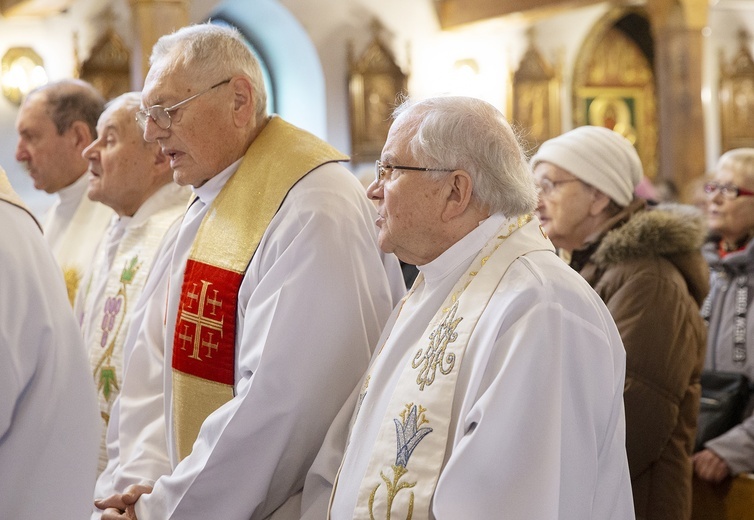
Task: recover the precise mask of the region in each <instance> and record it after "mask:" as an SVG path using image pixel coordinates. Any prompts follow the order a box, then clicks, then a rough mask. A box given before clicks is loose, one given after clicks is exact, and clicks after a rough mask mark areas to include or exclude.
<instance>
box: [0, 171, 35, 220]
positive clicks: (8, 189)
mask: <svg viewBox="0 0 754 520" xmlns="http://www.w3.org/2000/svg"><path fill="white" fill-rule="evenodd" d="M0 200H4V201H5V202H8V203H10V204H13V205H14V206H18V207H19V208H21V209H22V210H24V211H25V212H26V213H28V214H29V216H30V217H31V218H32V219H33V220H34V223H35V224H36V225H37V227H38V228H39V230H40V231H42V226H40V225H39V222H38V221H37V219H36V218H35V217H34V215H33V214H32V212H31V211H29V208H27V207H26V204H24V201H23V200H21V197H19V196H18V194H17V193H16V192H15V191H13V187H12V186H11V185H10V181H9V180H8V176H7V175H6V173H5V170H3V169H2V168H0Z"/></svg>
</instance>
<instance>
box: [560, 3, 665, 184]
mask: <svg viewBox="0 0 754 520" xmlns="http://www.w3.org/2000/svg"><path fill="white" fill-rule="evenodd" d="M641 16H642V15H641V14H639V13H637V12H633V11H625V10H622V9H618V10H616V11H614V12H611V13H609V14H608V15H607V16H606V17H605V18H603V20H602V21H601V22H599V23H598V24H597V25H596V26H595V27H594V29H593V30H592V32H591V34H590V35H589V36H588V37H587V40H586V42H585V43H584V45H583V47H582V49H581V51H580V53H579V55H578V57H577V60H576V66H575V70H574V79H573V120H574V126H582V125H596V126H604V127H607V128H610V129H612V130H615V131H616V132H618V133H620V134H622V135H623V136H625V137H626V138H627V139H628V140H629V141H631V142H632V143H633V144H634V146H635V147H636V150H637V152H638V153H639V157H640V158H641V162H642V165H643V167H644V174H645V175H646V176H647V177H648V178H649V179H650V180H655V178H656V177H657V168H658V167H657V163H658V157H657V113H656V112H657V107H656V95H655V86H654V84H655V78H654V73H653V70H652V64H651V63H650V61H649V59H648V57H647V56H646V54H645V53H644V52H642V49H641V48H640V47H639V45H638V43H637V41H636V40H635V39H634V38H633V37H631V36H630V35H629V34H627V33H626V29H625V24H620V25H619V22H620V21H621V20H622V19H624V18H625V17H634V18H633V19H634V20H637V19H641V20H646V19H645V18H643V17H642V18H637V17H641Z"/></svg>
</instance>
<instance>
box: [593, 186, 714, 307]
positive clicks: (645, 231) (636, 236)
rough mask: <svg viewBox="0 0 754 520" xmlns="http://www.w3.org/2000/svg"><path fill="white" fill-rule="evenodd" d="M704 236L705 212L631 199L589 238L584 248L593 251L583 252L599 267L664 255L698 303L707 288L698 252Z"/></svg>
mask: <svg viewBox="0 0 754 520" xmlns="http://www.w3.org/2000/svg"><path fill="white" fill-rule="evenodd" d="M605 230H607V231H605ZM706 236H707V224H706V220H705V217H704V214H703V213H702V212H701V211H700V210H699V209H697V208H695V207H693V206H688V205H685V204H661V205H659V206H655V207H654V208H646V206H645V205H644V204H643V202H642V201H634V203H632V204H631V205H629V206H628V207H627V208H625V209H624V210H623V211H621V212H620V213H619V214H618V215H616V216H615V217H614V218H613V219H611V220H610V222H609V223H608V224H607V227H606V228H603V231H602V232H601V233H597V234H596V236H595V237H594V239H593V240H592V241H590V242H591V244H590V247H588V248H587V251H588V250H591V251H594V252H593V253H592V254H591V255H589V254H588V252H587V251H584V253H586V255H587V256H589V259H588V260H587V261H589V262H591V263H592V264H594V265H595V266H596V267H597V268H598V269H599V270H605V269H611V268H612V266H616V265H617V264H621V263H623V262H627V261H630V260H635V259H641V258H647V257H658V256H659V257H663V258H665V259H667V260H668V261H669V262H670V263H672V264H673V265H674V266H675V267H676V269H678V271H679V272H680V273H681V275H682V276H683V278H684V280H685V281H686V286H687V288H688V290H689V294H691V296H692V297H693V298H694V300H696V302H697V303H698V304H701V302H702V301H704V298H705V296H706V295H707V292H708V291H709V269H708V267H707V263H706V262H705V261H704V259H703V258H702V254H701V247H702V244H704V241H705V238H706ZM584 260H586V259H585V258H584Z"/></svg>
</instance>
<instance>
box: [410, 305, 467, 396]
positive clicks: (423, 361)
mask: <svg viewBox="0 0 754 520" xmlns="http://www.w3.org/2000/svg"><path fill="white" fill-rule="evenodd" d="M457 310H458V302H457V301H456V302H455V303H454V304H453V306H452V307H451V308H450V311H449V312H448V314H447V316H445V319H443V320H442V322H440V324H439V325H437V327H435V330H433V331H432V333H431V334H430V335H429V345H427V350H426V351H425V350H424V349H422V348H420V349H419V350H418V351H417V352H416V355H415V356H414V359H413V361H411V368H419V374H418V375H417V376H416V383H417V384H418V385H419V390H424V387H425V386H430V385H431V384H432V383H433V382H434V381H435V376H436V375H437V370H438V369H439V370H440V373H441V374H443V375H448V374H450V372H451V371H452V370H453V367H454V366H455V364H456V355H455V354H454V353H453V352H447V348H448V343H453V342H454V341H455V340H456V338H458V333H457V332H456V327H458V324H459V323H461V320H463V318H457V319H456V311H457Z"/></svg>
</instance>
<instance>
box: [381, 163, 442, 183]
mask: <svg viewBox="0 0 754 520" xmlns="http://www.w3.org/2000/svg"><path fill="white" fill-rule="evenodd" d="M456 169H457V168H453V169H450V168H424V167H422V166H398V165H394V164H384V163H383V162H382V161H379V160H377V161H374V181H375V182H379V181H380V180H382V179H384V178H386V177H387V178H390V177H391V176H392V175H393V170H408V171H412V172H454V171H456Z"/></svg>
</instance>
